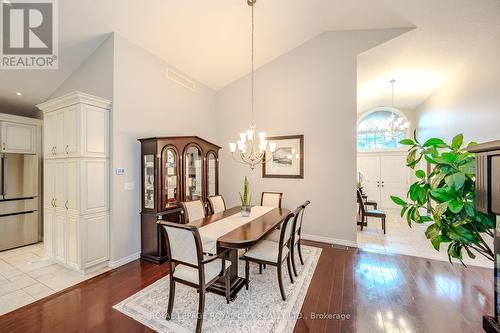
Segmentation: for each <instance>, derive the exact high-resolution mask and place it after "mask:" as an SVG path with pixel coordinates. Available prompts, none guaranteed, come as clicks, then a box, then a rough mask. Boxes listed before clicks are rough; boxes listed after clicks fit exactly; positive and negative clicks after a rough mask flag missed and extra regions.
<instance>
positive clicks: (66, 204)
mask: <svg viewBox="0 0 500 333" xmlns="http://www.w3.org/2000/svg"><path fill="white" fill-rule="evenodd" d="M64 207H66V210H68V200H66V202H65V203H64Z"/></svg>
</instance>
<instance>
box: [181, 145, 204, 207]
mask: <svg viewBox="0 0 500 333" xmlns="http://www.w3.org/2000/svg"><path fill="white" fill-rule="evenodd" d="M184 168H185V172H184V175H185V180H184V187H185V195H186V201H192V200H200V199H201V196H202V186H203V185H202V184H203V178H202V158H201V152H200V150H199V149H198V148H197V147H194V146H193V147H189V148H188V149H187V150H186V153H185V156H184Z"/></svg>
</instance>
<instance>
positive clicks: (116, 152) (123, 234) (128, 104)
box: [111, 34, 216, 261]
mask: <svg viewBox="0 0 500 333" xmlns="http://www.w3.org/2000/svg"><path fill="white" fill-rule="evenodd" d="M167 68H173V67H171V66H170V65H169V64H167V63H165V62H163V61H162V60H160V59H158V58H156V57H155V56H153V55H152V54H150V53H148V52H147V51H145V50H144V49H142V48H140V47H138V46H136V45H134V44H132V43H131V42H129V41H127V40H126V39H124V38H123V37H121V36H119V35H117V34H115V61H114V73H115V75H114V98H113V114H112V127H113V130H112V133H113V136H112V170H115V168H117V167H123V168H125V170H126V174H125V175H121V176H118V175H116V174H115V173H114V172H113V173H112V176H111V181H112V184H111V244H112V247H111V261H116V260H119V259H122V258H124V257H127V256H130V255H132V254H135V253H137V252H138V251H140V216H139V213H140V203H141V200H140V199H141V192H140V186H141V184H140V176H141V170H140V144H139V142H138V141H137V139H139V138H144V137H151V136H169V135H198V136H200V137H202V138H205V139H207V140H209V141H213V140H215V138H216V135H215V134H216V131H215V118H216V115H215V110H216V94H215V92H214V91H213V90H211V89H209V88H207V87H206V86H204V85H202V84H200V83H197V89H196V91H191V90H189V89H186V88H184V87H183V86H181V85H179V84H177V83H175V82H173V81H170V80H169V79H167V78H166V76H165V71H166V69H167ZM127 182H129V183H134V184H135V189H134V190H131V191H125V190H124V183H127Z"/></svg>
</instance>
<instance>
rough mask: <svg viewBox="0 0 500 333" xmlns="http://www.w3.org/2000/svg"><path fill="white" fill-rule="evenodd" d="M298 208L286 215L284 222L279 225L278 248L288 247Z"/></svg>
mask: <svg viewBox="0 0 500 333" xmlns="http://www.w3.org/2000/svg"><path fill="white" fill-rule="evenodd" d="M300 209H301V208H300V207H299V208H297V209H295V210H294V211H293V212H291V213H290V214H288V215H287V216H286V217H285V220H284V221H283V223H282V224H281V228H280V230H281V233H280V241H279V246H280V248H283V247H284V246H286V245H288V241H289V240H290V238H291V236H292V231H293V224H294V223H293V222H294V218H295V216H297V215H298V214H299V212H300Z"/></svg>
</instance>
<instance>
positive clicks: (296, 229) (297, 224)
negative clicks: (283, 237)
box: [266, 200, 311, 276]
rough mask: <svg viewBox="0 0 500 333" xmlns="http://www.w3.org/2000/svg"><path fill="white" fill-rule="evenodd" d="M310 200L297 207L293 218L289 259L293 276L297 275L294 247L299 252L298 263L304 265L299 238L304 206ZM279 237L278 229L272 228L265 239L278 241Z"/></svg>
mask: <svg viewBox="0 0 500 333" xmlns="http://www.w3.org/2000/svg"><path fill="white" fill-rule="evenodd" d="M310 203H311V202H310V201H309V200H307V201H306V202H304V203H303V204H302V205H300V206H299V207H298V208H297V209H300V211H299V213H298V214H297V215H296V216H295V218H294V220H293V231H292V234H291V236H290V237H291V240H290V260H291V261H292V269H293V273H294V275H295V276H298V274H297V267H296V266H295V249H297V252H298V254H299V259H300V263H301V264H302V266H303V265H304V260H303V259H302V248H301V242H300V240H301V239H302V237H301V235H302V222H303V220H304V213H305V210H306V207H307V206H308V205H309V204H310ZM279 238H280V230H273V231H272V232H271V233H270V234H269V235H268V236H267V237H266V240H270V241H273V242H279Z"/></svg>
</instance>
